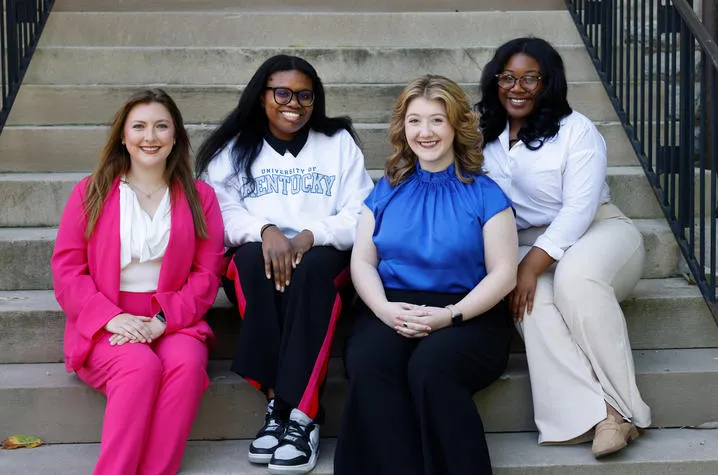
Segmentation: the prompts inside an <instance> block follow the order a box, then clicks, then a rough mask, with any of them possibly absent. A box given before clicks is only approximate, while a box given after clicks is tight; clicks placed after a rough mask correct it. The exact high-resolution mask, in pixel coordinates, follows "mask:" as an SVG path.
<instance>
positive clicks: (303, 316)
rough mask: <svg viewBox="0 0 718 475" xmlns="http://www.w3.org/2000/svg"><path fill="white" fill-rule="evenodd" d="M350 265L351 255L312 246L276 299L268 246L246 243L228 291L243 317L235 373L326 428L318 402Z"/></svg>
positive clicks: (238, 254)
mask: <svg viewBox="0 0 718 475" xmlns="http://www.w3.org/2000/svg"><path fill="white" fill-rule="evenodd" d="M349 258H350V252H348V251H338V250H337V249H335V248H333V247H329V246H317V247H313V248H311V249H310V250H309V251H307V252H306V253H305V254H304V256H303V257H302V261H301V262H300V263H299V265H298V266H297V267H296V269H294V271H293V272H292V276H291V282H290V284H289V285H288V286H287V287H286V288H285V291H284V292H278V291H277V290H276V289H275V286H274V279H267V277H266V275H265V272H264V258H263V256H262V244H261V243H247V244H244V245H242V246H239V247H238V248H237V249H236V252H235V255H234V258H233V264H234V266H235V270H236V271H234V279H233V282H232V285H229V286H225V289H226V290H227V293H228V294H229V295H232V294H235V295H232V297H236V298H235V299H233V300H235V301H236V302H237V304H238V306H239V309H240V313H241V314H242V315H243V321H242V328H241V330H240V337H239V343H238V345H237V349H236V352H235V356H234V360H233V361H232V366H231V369H232V371H234V372H235V373H237V374H239V375H240V376H242V377H244V378H247V379H249V380H251V381H252V382H253V383H255V385H257V386H260V387H261V388H265V389H267V388H268V389H274V392H275V395H276V397H277V399H278V402H279V403H280V404H281V405H282V406H288V407H289V408H299V409H300V410H301V411H302V412H304V413H305V414H307V415H308V416H309V417H311V418H312V419H315V420H316V421H317V422H320V423H321V422H322V421H321V419H322V417H323V414H322V412H323V411H321V410H320V407H319V396H320V392H321V387H322V385H323V382H324V379H325V376H326V371H327V364H328V362H329V356H330V352H331V345H332V340H333V338H334V331H335V328H336V323H337V320H338V318H339V314H340V312H341V308H342V302H341V297H340V295H339V292H338V290H337V288H338V286H340V285H341V283H342V282H343V281H345V280H346V279H345V277H348V265H349ZM230 267H231V265H230ZM228 274H232V272H228ZM227 287H230V288H227Z"/></svg>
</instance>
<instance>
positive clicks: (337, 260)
mask: <svg viewBox="0 0 718 475" xmlns="http://www.w3.org/2000/svg"><path fill="white" fill-rule="evenodd" d="M196 166H197V173H198V175H200V176H202V177H203V178H204V179H205V180H206V181H207V183H209V184H210V185H211V186H212V187H213V188H214V189H215V191H216V193H217V198H218V199H219V203H220V208H221V211H222V217H223V218H224V224H225V232H224V239H225V244H226V246H227V247H228V248H230V250H231V252H233V253H234V256H233V259H232V262H231V264H230V266H229V269H228V271H227V277H229V278H230V279H231V281H232V282H231V285H225V289H226V290H227V294H228V296H230V299H233V297H236V298H234V299H233V300H235V301H236V303H237V306H238V308H239V313H240V315H241V316H242V318H243V322H242V329H241V333H240V338H239V343H238V345H237V350H236V353H235V357H234V360H233V362H232V370H233V371H234V372H236V373H237V374H239V375H240V376H242V377H244V378H246V379H247V380H249V381H250V382H251V383H252V384H254V385H255V386H256V387H257V388H258V389H260V390H261V391H262V392H264V394H265V395H266V396H267V400H268V404H267V412H266V415H265V424H264V425H263V426H262V427H261V428H260V430H259V432H258V433H257V436H256V438H255V440H254V441H253V442H252V444H251V445H250V447H249V460H250V461H251V462H253V463H265V464H269V471H270V472H272V473H287V472H291V473H305V472H308V471H310V470H311V469H312V468H313V467H314V465H315V463H316V458H317V455H318V451H319V423H321V422H322V417H323V413H322V412H323V411H322V410H321V408H320V406H319V390H320V387H321V385H322V383H323V381H324V377H325V375H326V369H327V363H328V360H329V352H330V348H331V343H332V338H333V335H334V329H335V326H336V321H337V318H338V316H339V312H340V310H341V298H340V296H339V293H338V289H339V287H341V285H342V283H345V282H347V280H348V277H349V274H348V265H349V254H350V252H349V251H350V249H351V247H352V244H353V243H354V232H355V227H356V223H357V220H358V217H359V212H360V210H361V206H362V202H363V200H364V198H366V196H367V195H368V193H369V191H371V189H372V181H371V178H370V177H369V175H368V173H367V172H366V169H365V168H364V156H363V155H362V152H361V150H360V149H359V147H358V146H357V143H356V136H355V132H354V130H353V129H352V126H351V121H350V120H349V118H345V117H340V118H329V117H327V116H326V114H325V96H324V87H323V86H322V83H321V80H320V79H319V77H318V75H317V73H316V71H315V70H314V68H313V67H312V66H311V65H310V64H309V63H308V62H307V61H305V60H303V59H301V58H298V57H293V56H285V55H279V56H274V57H272V58H270V59H268V60H267V61H265V62H264V64H262V65H261V66H260V67H259V69H258V70H257V71H256V72H255V74H254V76H253V77H252V79H251V80H250V81H249V83H248V84H247V87H246V88H245V90H244V92H243V93H242V96H241V98H240V100H239V104H238V105H237V107H236V108H235V109H234V110H233V111H232V112H231V113H230V114H229V116H227V118H226V119H225V120H224V121H223V123H222V124H221V125H220V126H219V128H218V129H217V130H216V131H215V132H214V133H213V134H212V135H211V136H210V137H209V138H208V139H207V140H206V142H205V143H204V144H203V145H202V146H201V148H200V150H199V152H198V154H197V165H196Z"/></svg>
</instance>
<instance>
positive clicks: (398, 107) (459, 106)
mask: <svg viewBox="0 0 718 475" xmlns="http://www.w3.org/2000/svg"><path fill="white" fill-rule="evenodd" d="M417 97H423V98H425V99H427V100H431V101H438V102H440V103H441V104H442V105H443V106H444V108H445V109H446V115H447V118H448V120H449V123H450V124H451V126H452V127H453V128H454V144H453V146H454V163H455V168H456V176H457V177H458V178H459V180H461V181H462V182H463V183H470V182H471V181H472V180H473V178H472V177H471V176H467V175H468V174H479V173H481V166H482V164H483V162H484V156H483V154H482V152H481V145H482V136H481V132H479V130H478V126H479V120H478V116H477V115H476V113H475V112H474V111H472V110H471V106H470V105H469V97H468V96H467V95H466V93H465V92H464V91H463V89H461V87H460V86H459V85H458V84H456V83H455V82H454V81H452V80H451V79H448V78H446V77H444V76H436V75H431V74H429V75H426V76H422V77H420V78H417V79H414V80H413V81H411V82H410V83H409V84H408V85H407V86H406V87H405V88H404V89H403V90H402V91H401V94H399V97H398V98H397V99H396V103H395V104H394V109H393V110H392V114H391V123H390V126H389V140H390V141H391V144H392V146H393V147H394V153H393V154H392V155H391V156H390V157H389V159H388V160H387V162H386V166H385V168H384V172H385V173H386V175H387V177H389V183H390V184H391V186H396V185H398V184H399V183H401V182H402V181H404V180H406V179H407V178H408V177H409V175H410V174H411V173H412V172H413V171H414V168H415V167H416V161H417V160H418V158H417V156H416V154H415V153H414V152H413V151H412V150H411V147H409V142H408V141H407V139H406V133H405V131H404V118H405V117H406V110H407V109H408V108H409V104H410V103H411V101H413V100H414V99H416V98H417Z"/></svg>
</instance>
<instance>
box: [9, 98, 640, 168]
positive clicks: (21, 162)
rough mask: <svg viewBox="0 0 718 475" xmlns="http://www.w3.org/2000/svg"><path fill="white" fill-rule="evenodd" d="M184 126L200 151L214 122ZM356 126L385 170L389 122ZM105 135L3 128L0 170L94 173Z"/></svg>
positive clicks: (619, 150)
mask: <svg viewBox="0 0 718 475" xmlns="http://www.w3.org/2000/svg"><path fill="white" fill-rule="evenodd" d="M112 109H113V110H114V109H115V108H114V107H112ZM227 112H229V108H228V110H227ZM596 125H597V127H598V130H599V131H600V132H601V133H602V134H603V136H604V138H605V139H606V144H607V146H608V162H609V165H637V164H638V163H637V161H636V154H635V152H634V150H633V148H632V147H631V145H630V142H629V141H628V139H627V138H626V134H625V132H624V130H623V127H622V126H621V124H620V123H618V122H601V123H597V124H596ZM186 127H187V131H188V132H189V135H190V140H191V142H192V147H193V149H194V150H197V149H198V147H199V146H200V144H201V143H202V141H203V140H204V139H205V138H206V137H207V136H208V135H209V134H210V133H211V132H212V130H214V128H215V125H214V124H213V125H199V124H187V125H186ZM355 128H356V130H357V133H358V135H359V138H360V140H361V142H362V150H363V151H364V157H365V163H366V167H367V168H368V169H377V168H383V167H384V162H385V160H386V158H387V157H389V156H390V155H391V153H392V148H391V146H390V144H389V134H388V125H387V124H362V123H358V124H355ZM106 137H107V127H105V126H99V125H90V126H85V125H66V126H51V127H43V126H11V127H5V129H4V130H3V133H2V135H0V157H2V162H0V172H41V171H45V172H82V171H90V170H92V169H93V168H94V167H95V164H96V163H97V157H98V155H99V153H100V150H101V149H102V147H103V146H104V144H105V140H106Z"/></svg>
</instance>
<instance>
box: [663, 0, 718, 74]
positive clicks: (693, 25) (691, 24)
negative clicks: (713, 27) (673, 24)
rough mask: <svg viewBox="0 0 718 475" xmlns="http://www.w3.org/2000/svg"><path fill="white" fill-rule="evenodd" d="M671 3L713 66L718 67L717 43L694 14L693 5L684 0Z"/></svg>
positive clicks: (675, 0)
mask: <svg viewBox="0 0 718 475" xmlns="http://www.w3.org/2000/svg"><path fill="white" fill-rule="evenodd" d="M673 4H674V6H675V8H676V10H677V11H678V13H679V14H680V15H681V18H683V21H685V22H686V25H688V29H689V30H691V33H692V34H693V37H694V38H695V39H696V40H698V43H699V44H700V45H701V47H702V48H703V49H704V51H705V52H706V54H707V55H708V57H709V58H710V59H711V62H712V63H713V66H715V67H716V68H718V45H716V41H715V38H713V36H711V34H710V32H709V31H708V29H707V28H706V26H705V25H704V24H703V22H702V21H701V19H700V18H698V15H696V12H695V11H693V7H692V6H690V5H689V4H688V2H687V1H686V0H673Z"/></svg>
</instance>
